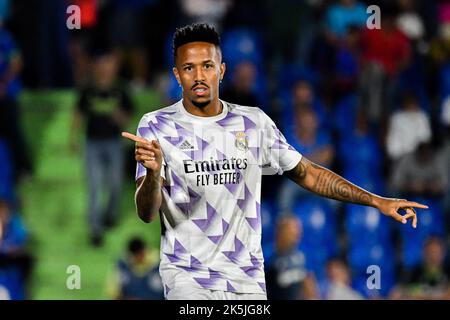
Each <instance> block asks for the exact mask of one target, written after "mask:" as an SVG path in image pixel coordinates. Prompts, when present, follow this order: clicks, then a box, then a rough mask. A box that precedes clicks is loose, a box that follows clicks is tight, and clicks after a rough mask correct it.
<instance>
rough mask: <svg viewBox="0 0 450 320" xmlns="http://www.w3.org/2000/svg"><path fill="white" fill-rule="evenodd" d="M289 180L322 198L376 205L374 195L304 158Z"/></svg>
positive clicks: (289, 176) (291, 173)
mask: <svg viewBox="0 0 450 320" xmlns="http://www.w3.org/2000/svg"><path fill="white" fill-rule="evenodd" d="M287 176H288V178H290V179H291V180H293V181H294V182H296V183H297V184H298V185H300V186H302V187H304V188H305V189H307V190H309V191H311V192H314V193H317V194H319V195H321V196H324V197H327V198H331V199H336V200H340V201H346V202H351V203H357V204H363V205H370V206H373V205H374V197H376V196H375V195H374V194H371V193H370V192H367V191H366V190H364V189H362V188H360V187H358V186H356V185H354V184H352V183H351V182H349V181H347V180H345V179H344V178H342V177H341V176H339V175H337V174H336V173H334V172H332V171H330V170H328V169H326V168H324V167H321V166H319V165H317V164H315V163H312V162H310V161H309V160H307V159H306V158H303V159H302V160H301V161H300V163H299V164H298V165H297V166H296V167H295V168H294V169H292V170H291V171H289V172H287Z"/></svg>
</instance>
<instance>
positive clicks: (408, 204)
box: [401, 201, 428, 209]
mask: <svg viewBox="0 0 450 320" xmlns="http://www.w3.org/2000/svg"><path fill="white" fill-rule="evenodd" d="M401 207H402V208H404V207H414V208H420V209H428V206H426V205H424V204H420V203H417V202H411V201H404V202H402V203H401Z"/></svg>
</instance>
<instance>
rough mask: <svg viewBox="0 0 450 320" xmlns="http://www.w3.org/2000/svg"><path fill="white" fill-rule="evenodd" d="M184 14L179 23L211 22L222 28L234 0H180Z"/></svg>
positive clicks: (219, 28) (217, 27)
mask: <svg viewBox="0 0 450 320" xmlns="http://www.w3.org/2000/svg"><path fill="white" fill-rule="evenodd" d="M178 2H179V7H180V9H179V10H180V11H181V13H182V16H181V17H180V21H178V22H179V24H180V25H184V24H190V23H193V22H199V21H201V22H202V23H209V24H211V25H213V26H214V27H215V28H216V29H217V30H219V31H220V30H222V23H223V19H224V18H225V15H226V13H227V12H228V10H229V9H230V7H231V5H232V4H233V0H178Z"/></svg>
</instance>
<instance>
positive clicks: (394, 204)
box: [376, 198, 428, 228]
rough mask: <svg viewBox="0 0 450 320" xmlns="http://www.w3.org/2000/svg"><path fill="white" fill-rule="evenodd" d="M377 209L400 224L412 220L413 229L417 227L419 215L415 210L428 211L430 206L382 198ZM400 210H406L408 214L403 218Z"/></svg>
mask: <svg viewBox="0 0 450 320" xmlns="http://www.w3.org/2000/svg"><path fill="white" fill-rule="evenodd" d="M376 207H377V209H378V210H380V211H381V212H382V213H383V214H384V215H386V216H388V217H391V218H393V219H395V220H397V221H398V222H401V223H406V222H407V220H408V219H412V226H413V228H416V227H417V214H416V211H415V210H414V209H413V208H420V209H428V206H426V205H423V204H420V203H417V202H411V201H407V200H405V199H390V198H380V199H378V201H377V205H376ZM399 209H404V210H405V211H406V214H404V215H403V216H402V215H401V214H399V213H398V210H399Z"/></svg>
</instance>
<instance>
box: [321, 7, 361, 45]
mask: <svg viewBox="0 0 450 320" xmlns="http://www.w3.org/2000/svg"><path fill="white" fill-rule="evenodd" d="M367 18H368V15H367V13H366V6H365V5H364V4H363V3H361V2H358V1H355V0H339V1H338V3H336V4H334V5H331V6H330V7H329V8H328V10H327V13H326V23H327V30H326V31H327V37H328V40H329V41H330V42H331V43H336V42H337V41H339V40H340V39H342V38H344V36H345V34H346V33H347V30H348V28H349V27H350V26H357V27H359V28H362V27H363V26H365V25H366V21H367Z"/></svg>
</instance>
